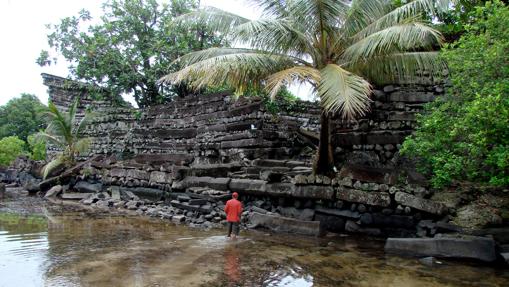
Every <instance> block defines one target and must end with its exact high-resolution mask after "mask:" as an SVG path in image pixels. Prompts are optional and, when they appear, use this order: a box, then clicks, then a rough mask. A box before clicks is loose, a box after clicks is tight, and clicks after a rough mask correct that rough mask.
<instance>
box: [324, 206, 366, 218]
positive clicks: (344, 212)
mask: <svg viewBox="0 0 509 287" xmlns="http://www.w3.org/2000/svg"><path fill="white" fill-rule="evenodd" d="M315 210H316V212H319V213H323V214H327V215H333V216H339V217H345V218H350V219H359V218H361V214H360V213H358V212H357V211H351V210H339V209H332V208H323V207H316V208H315Z"/></svg>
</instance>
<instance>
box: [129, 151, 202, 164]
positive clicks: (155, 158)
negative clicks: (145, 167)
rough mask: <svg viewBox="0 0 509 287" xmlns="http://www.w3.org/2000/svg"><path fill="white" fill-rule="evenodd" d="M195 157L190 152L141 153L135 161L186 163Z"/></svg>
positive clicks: (145, 162)
mask: <svg viewBox="0 0 509 287" xmlns="http://www.w3.org/2000/svg"><path fill="white" fill-rule="evenodd" d="M193 159H194V156H193V155H190V154H187V153H186V154H139V155H136V156H135V157H134V161H135V162H137V163H141V164H153V165H162V164H168V163H171V164H175V165H184V164H189V163H190V162H192V161H193Z"/></svg>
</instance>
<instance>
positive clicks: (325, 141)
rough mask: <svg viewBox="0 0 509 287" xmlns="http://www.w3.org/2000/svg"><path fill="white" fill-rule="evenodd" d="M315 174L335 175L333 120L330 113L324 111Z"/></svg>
mask: <svg viewBox="0 0 509 287" xmlns="http://www.w3.org/2000/svg"><path fill="white" fill-rule="evenodd" d="M314 168H315V174H319V175H327V176H333V175H334V173H335V172H334V154H333V153H332V143H331V121H330V115H328V114H327V113H326V112H325V111H322V115H321V117H320V143H319V144H318V153H317V155H316V162H315V166H314Z"/></svg>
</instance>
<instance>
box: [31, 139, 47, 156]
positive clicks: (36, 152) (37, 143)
mask: <svg viewBox="0 0 509 287" xmlns="http://www.w3.org/2000/svg"><path fill="white" fill-rule="evenodd" d="M27 143H28V146H29V148H30V158H31V159H33V160H45V159H46V142H44V140H42V139H41V138H39V137H37V136H36V135H29V136H28V138H27Z"/></svg>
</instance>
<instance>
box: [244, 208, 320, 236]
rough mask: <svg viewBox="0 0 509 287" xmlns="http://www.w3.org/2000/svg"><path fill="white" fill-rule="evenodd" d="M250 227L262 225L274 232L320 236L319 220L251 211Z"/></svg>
mask: <svg viewBox="0 0 509 287" xmlns="http://www.w3.org/2000/svg"><path fill="white" fill-rule="evenodd" d="M249 221H250V223H251V225H250V227H251V228H256V227H264V228H268V229H270V230H272V231H275V232H285V233H295V234H302V235H311V236H320V235H321V234H322V231H321V227H320V222H319V221H305V220H298V219H294V218H288V217H282V216H276V215H271V214H261V213H257V212H253V213H252V214H251V216H250V218H249Z"/></svg>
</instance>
